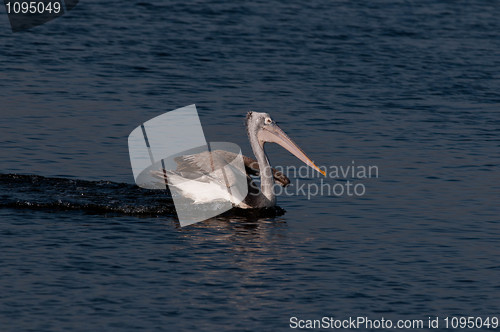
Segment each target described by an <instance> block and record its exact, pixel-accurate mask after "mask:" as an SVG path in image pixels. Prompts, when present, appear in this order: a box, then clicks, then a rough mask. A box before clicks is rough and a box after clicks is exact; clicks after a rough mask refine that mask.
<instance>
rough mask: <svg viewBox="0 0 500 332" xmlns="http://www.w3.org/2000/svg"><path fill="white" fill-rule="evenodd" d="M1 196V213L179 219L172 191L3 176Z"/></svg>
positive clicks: (271, 211) (238, 212)
mask: <svg viewBox="0 0 500 332" xmlns="http://www.w3.org/2000/svg"><path fill="white" fill-rule="evenodd" d="M0 192H1V193H2V194H1V196H0V209H2V208H3V209H30V210H42V211H47V212H59V211H79V212H83V213H89V214H100V215H107V216H113V215H131V216H139V217H159V216H171V217H176V216H177V215H176V213H175V206H174V203H173V200H172V196H171V195H170V192H169V191H168V190H149V189H142V188H139V187H137V186H136V185H132V184H128V183H117V182H111V181H86V180H77V179H66V178H51V177H43V176H39V175H19V174H0ZM284 213H285V210H284V209H282V208H280V207H274V208H268V209H262V210H258V211H257V210H242V209H232V210H230V211H228V212H226V213H224V214H223V216H246V217H254V218H261V217H276V216H280V215H283V214H284Z"/></svg>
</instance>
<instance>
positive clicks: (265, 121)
mask: <svg viewBox="0 0 500 332" xmlns="http://www.w3.org/2000/svg"><path fill="white" fill-rule="evenodd" d="M246 125H247V131H248V136H249V138H250V141H253V140H257V142H258V144H259V145H260V147H261V148H264V143H266V142H269V143H276V144H279V145H281V146H282V147H284V148H285V149H287V150H288V151H289V152H290V153H291V154H293V155H294V156H295V157H297V158H299V159H300V160H302V161H303V162H304V163H305V164H306V165H307V166H309V167H311V168H313V169H315V170H317V171H318V172H320V173H321V174H323V175H325V176H326V174H325V172H324V171H322V170H321V169H320V168H319V167H318V166H316V165H315V164H314V163H313V162H312V161H311V159H309V157H308V156H307V155H306V154H305V153H304V151H302V149H301V148H299V146H298V145H297V144H295V142H294V141H292V139H291V138H290V137H288V135H287V134H286V133H285V132H284V131H283V130H282V129H281V128H280V127H279V126H278V125H277V124H276V122H275V121H274V120H273V119H272V118H271V116H270V115H269V114H268V113H259V112H248V114H247V121H246Z"/></svg>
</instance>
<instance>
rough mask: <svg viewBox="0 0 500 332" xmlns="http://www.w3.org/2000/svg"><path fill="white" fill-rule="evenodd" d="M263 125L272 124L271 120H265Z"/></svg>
mask: <svg viewBox="0 0 500 332" xmlns="http://www.w3.org/2000/svg"><path fill="white" fill-rule="evenodd" d="M264 123H265V124H271V123H273V120H271V118H266V119H265V120H264Z"/></svg>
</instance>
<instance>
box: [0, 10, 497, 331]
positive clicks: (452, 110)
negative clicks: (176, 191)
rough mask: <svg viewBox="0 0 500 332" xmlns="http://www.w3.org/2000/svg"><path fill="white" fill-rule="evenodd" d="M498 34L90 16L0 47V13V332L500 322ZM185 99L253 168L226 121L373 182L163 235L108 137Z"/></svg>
mask: <svg viewBox="0 0 500 332" xmlns="http://www.w3.org/2000/svg"><path fill="white" fill-rule="evenodd" d="M3 13H4V12H3ZM4 14H5V13H4ZM499 17H500V5H499V4H498V3H497V2H495V1H474V2H472V1H453V2H451V1H378V2H375V3H363V2H349V1H316V0H313V1H308V2H302V1H287V2H278V1H265V2H264V1H252V2H238V3H231V2H225V1H210V2H204V1H195V2H176V1H156V2H147V1H140V2H135V1H129V2H124V1H115V0H113V1H96V0H92V1H91V0H88V1H82V2H80V3H79V4H78V6H76V7H75V8H74V9H73V10H72V11H71V12H69V13H67V14H65V15H64V16H62V17H61V18H59V19H56V20H54V21H51V22H49V23H47V24H45V25H43V26H40V27H37V28H33V29H31V30H29V31H25V32H19V33H12V32H11V31H10V27H9V25H8V20H7V17H6V15H3V20H0V36H1V41H2V42H1V44H0V60H1V63H2V66H1V67H0V78H1V79H0V105H1V106H0V119H1V121H0V173H2V174H3V175H1V176H0V195H1V202H0V208H1V209H0V326H1V330H2V331H20V330H31V331H58V330H64V331H68V330H76V331H95V330H106V331H109V330H117V331H126V330H129V331H135V330H165V331H181V330H190V329H200V330H204V331H209V330H217V331H234V330H249V331H256V330H268V331H277V330H286V329H288V328H289V325H288V324H289V319H290V317H291V316H297V317H299V318H302V319H320V318H321V317H323V316H328V317H330V316H332V317H336V318H339V319H345V318H348V317H349V316H367V317H369V318H371V319H379V318H381V317H385V318H390V319H394V320H397V319H406V318H410V319H424V320H425V321H427V318H428V317H429V316H433V317H434V316H439V317H441V319H442V318H444V317H446V316H453V315H455V316H483V317H485V316H488V315H490V316H491V315H496V316H499V315H500V301H499V295H500V282H499V280H500V249H499V240H500V218H499V214H500V206H499V203H498V202H499V201H500V200H499V198H500V173H499V165H500V153H499V152H500V144H499V134H500V76H499V73H500V71H499V70H498V69H499V68H500V37H499V34H498V31H500V20H499V19H498V18H499ZM193 103H195V104H197V107H198V111H199V113H200V118H201V121H202V124H203V126H204V130H205V134H206V136H207V139H208V140H209V141H231V142H235V143H237V144H239V145H240V146H241V147H242V148H243V152H244V153H245V154H247V155H251V154H252V153H251V150H250V147H249V144H248V140H247V137H246V134H245V131H244V117H245V114H246V112H247V111H249V110H255V111H263V112H269V113H270V114H271V115H272V116H273V118H274V119H275V120H276V121H278V122H279V124H280V126H281V127H282V128H283V129H284V130H285V131H286V132H287V133H288V134H289V135H290V136H291V137H293V138H294V139H295V141H296V142H297V143H298V144H299V145H301V147H302V148H303V149H304V150H305V151H306V152H307V154H308V155H310V156H311V158H312V159H314V161H315V162H317V163H318V164H319V165H325V166H329V165H351V164H352V162H353V161H354V162H355V163H356V164H357V165H376V166H378V169H379V177H378V178H371V179H364V180H360V182H362V183H363V184H364V185H365V186H366V193H365V195H363V196H361V197H347V196H345V195H344V196H341V197H335V196H332V195H323V196H314V197H311V198H310V199H308V198H307V197H304V196H303V195H290V196H288V195H282V196H281V197H280V198H279V205H280V206H281V207H282V208H284V209H285V210H286V213H285V214H284V215H281V216H277V217H264V218H257V217H255V216H252V217H248V216H234V215H230V216H223V217H219V218H215V219H212V220H209V221H206V222H203V223H199V224H195V225H192V226H190V227H186V228H180V227H179V224H178V222H177V220H176V218H175V213H173V210H172V204H171V201H169V200H168V197H166V196H165V195H164V193H158V192H154V193H152V192H148V191H143V190H139V189H137V188H136V187H135V186H134V185H133V178H132V172H131V169H130V162H129V157H128V150H127V149H128V147H127V136H128V134H129V133H130V132H131V131H132V130H133V129H134V128H135V127H136V126H138V125H139V124H140V123H142V122H144V121H146V120H148V119H150V118H152V117H154V116H157V115H159V114H162V113H164V112H166V111H170V110H173V109H176V108H178V107H182V106H186V105H189V104H193ZM267 151H268V154H269V156H270V160H271V162H272V163H273V164H274V165H283V166H286V165H297V166H298V165H300V162H299V161H296V160H295V159H294V158H293V157H292V156H290V155H289V154H288V153H287V152H286V151H284V150H283V149H281V148H279V147H276V146H269V147H268V148H267ZM14 173H15V174H31V175H37V176H21V177H19V176H14V175H9V174H14ZM54 178H55V179H54ZM299 181H300V183H305V184H314V183H319V181H320V180H319V178H317V177H313V178H302V179H299ZM324 181H326V183H329V184H331V185H333V184H335V183H343V182H345V179H332V178H327V179H324Z"/></svg>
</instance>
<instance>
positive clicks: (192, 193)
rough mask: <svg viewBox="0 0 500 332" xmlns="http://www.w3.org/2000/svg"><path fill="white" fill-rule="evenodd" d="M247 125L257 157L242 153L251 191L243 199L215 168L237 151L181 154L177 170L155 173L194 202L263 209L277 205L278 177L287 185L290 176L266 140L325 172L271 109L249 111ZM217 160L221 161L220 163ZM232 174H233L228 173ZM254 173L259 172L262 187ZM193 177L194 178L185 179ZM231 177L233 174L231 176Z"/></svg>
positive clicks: (177, 159)
mask: <svg viewBox="0 0 500 332" xmlns="http://www.w3.org/2000/svg"><path fill="white" fill-rule="evenodd" d="M246 128H247V134H248V138H249V140H250V145H251V146H252V150H253V153H254V155H255V158H256V159H257V160H255V159H252V158H249V157H246V156H243V163H244V166H245V169H244V171H245V172H246V178H247V186H248V194H247V195H246V197H245V198H244V199H243V200H239V201H235V200H234V198H233V197H232V195H231V194H230V193H228V190H227V188H228V185H227V182H228V175H227V174H225V173H224V172H213V170H214V164H216V165H215V168H216V169H219V168H220V165H227V163H229V162H230V161H231V160H233V159H234V158H235V157H236V154H235V153H233V152H229V151H224V150H213V151H204V152H201V153H197V154H190V155H183V156H178V157H176V158H175V159H174V160H175V162H176V163H177V169H176V170H175V171H165V170H164V171H163V172H161V171H156V172H153V173H154V174H153V175H154V176H156V177H157V178H160V179H162V180H164V181H165V182H166V183H168V185H169V186H172V185H173V186H174V187H175V189H177V190H178V191H179V192H180V193H181V194H182V195H183V196H184V197H188V198H190V199H192V200H193V201H194V203H195V204H201V203H210V202H212V201H216V200H218V199H222V200H225V201H231V202H232V203H233V207H236V208H241V209H262V208H269V207H273V206H275V205H276V195H275V193H274V190H273V187H274V184H275V181H276V182H277V183H278V184H279V185H281V186H283V187H285V186H287V185H288V184H289V183H290V180H289V179H288V178H287V177H286V176H285V175H284V174H283V173H281V172H279V171H277V170H276V169H274V168H272V167H271V165H270V163H269V159H268V158H267V155H266V152H265V150H264V144H265V143H276V144H279V145H281V146H282V147H283V148H285V149H286V150H288V151H289V152H290V153H292V154H293V155H294V156H295V157H297V158H298V159H300V160H301V161H303V162H304V163H305V164H306V165H307V166H309V167H311V168H313V169H315V170H317V171H318V172H320V173H321V174H323V175H325V172H324V171H322V170H321V169H320V168H319V167H318V166H316V165H315V164H314V163H313V162H312V161H311V159H309V157H308V156H307V155H306V154H305V153H304V151H302V149H301V148H299V147H298V146H297V144H295V142H294V141H292V139H291V138H290V137H288V135H287V134H286V133H285V132H284V131H283V130H282V129H281V128H280V127H279V126H278V125H277V124H276V122H275V121H274V120H273V119H272V118H271V116H270V115H269V114H268V113H259V112H248V113H247V116H246ZM217 164H218V165H217ZM229 175H231V174H229ZM251 176H260V188H259V187H258V186H257V185H256V184H255V182H254V181H253V179H252V177H251ZM185 179H193V180H194V181H185ZM229 181H230V182H231V181H233V182H234V178H232V177H231V176H229Z"/></svg>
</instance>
